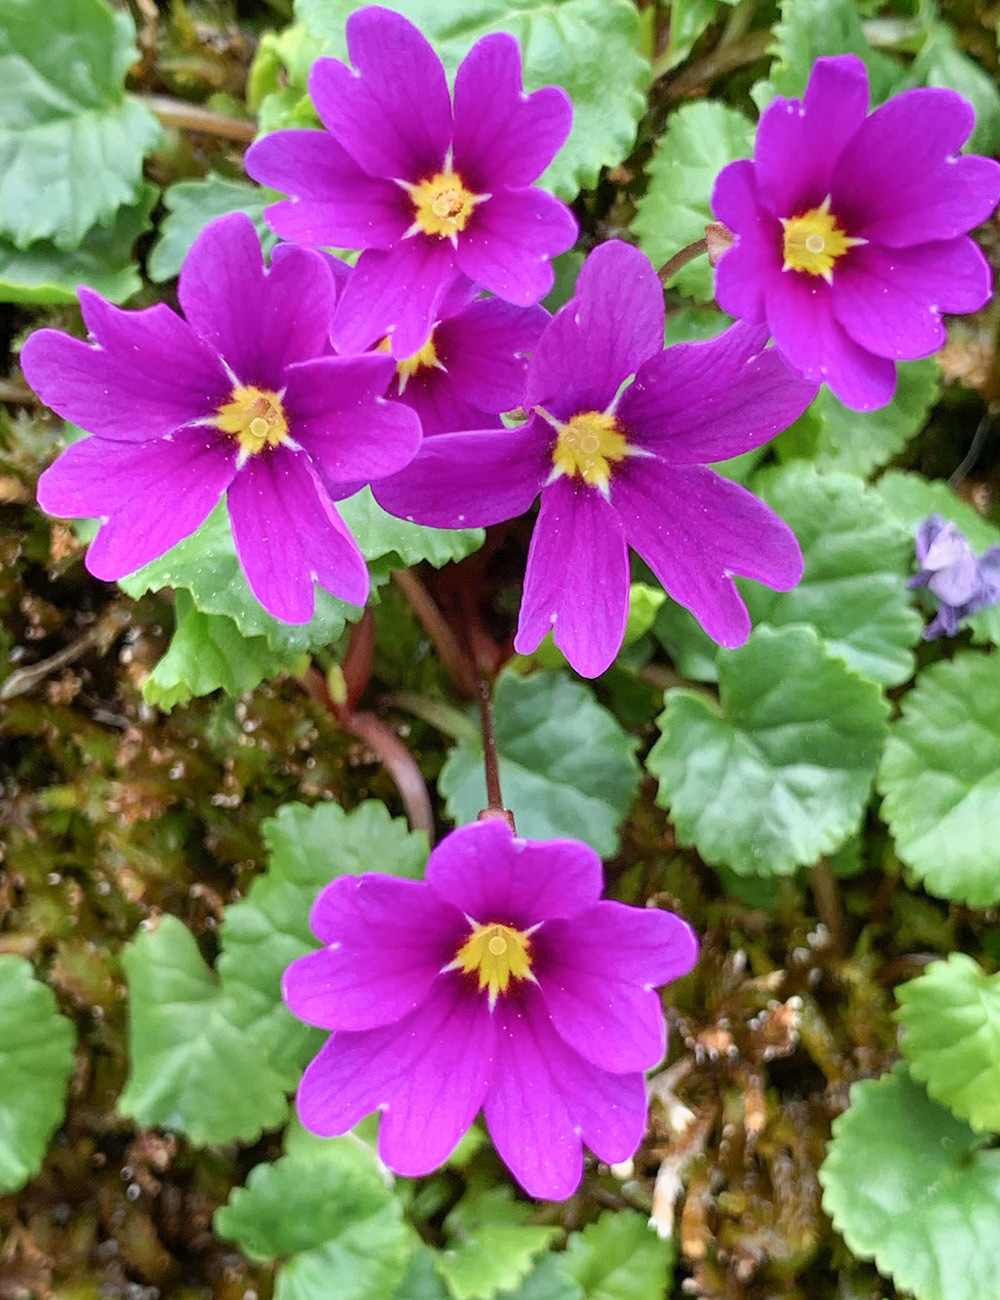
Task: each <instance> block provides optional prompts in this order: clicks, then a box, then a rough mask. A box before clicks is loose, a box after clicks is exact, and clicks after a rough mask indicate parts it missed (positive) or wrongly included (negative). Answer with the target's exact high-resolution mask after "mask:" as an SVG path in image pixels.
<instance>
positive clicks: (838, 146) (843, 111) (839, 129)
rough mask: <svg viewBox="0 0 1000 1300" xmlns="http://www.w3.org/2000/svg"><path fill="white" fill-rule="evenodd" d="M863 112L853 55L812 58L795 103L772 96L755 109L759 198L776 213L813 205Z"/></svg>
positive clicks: (862, 88) (863, 78)
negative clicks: (801, 95)
mask: <svg viewBox="0 0 1000 1300" xmlns="http://www.w3.org/2000/svg"><path fill="white" fill-rule="evenodd" d="M867 113H868V73H867V72H866V70H865V65H864V64H863V63H862V62H861V60H860V59H859V58H857V57H856V56H855V55H853V54H839V55H837V56H836V57H835V58H831V59H817V60H816V62H815V63H814V64H813V68H812V72H811V73H810V74H809V84H808V85H807V86H806V93H805V97H804V98H803V100H802V101H801V102H800V101H799V100H797V99H785V97H784V96H778V98H777V99H774V100H772V101H771V103H770V104H768V106H767V108H766V109H765V110H764V112H763V113H762V114H761V118H760V124H759V125H758V127H757V141H756V144H755V146H754V169H755V171H756V176H757V192H758V193H759V195H760V198H761V201H762V202H763V203H764V205H765V206H766V207H767V208H768V209H769V210H770V212H772V213H773V214H774V216H776V217H791V216H795V215H797V214H798V213H801V212H805V211H807V210H808V209H809V208H814V207H818V206H819V204H821V203H822V202H823V200H824V199H825V198H826V196H827V195H828V194H829V193H830V188H831V180H832V176H833V170H834V167H835V165H836V162H837V159H838V158H839V157H840V155H841V154H842V153H843V151H844V149H845V147H846V146H847V144H848V142H849V141H850V139H851V137H852V136H853V135H854V133H855V132H856V131H857V130H858V128H859V127H860V126H861V124H862V122H864V120H865V117H866V115H867Z"/></svg>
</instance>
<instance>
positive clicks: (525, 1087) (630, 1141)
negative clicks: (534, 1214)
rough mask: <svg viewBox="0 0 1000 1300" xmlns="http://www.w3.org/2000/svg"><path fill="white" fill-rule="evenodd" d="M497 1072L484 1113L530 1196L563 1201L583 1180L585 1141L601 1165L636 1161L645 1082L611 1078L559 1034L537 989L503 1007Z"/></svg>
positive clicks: (507, 1001)
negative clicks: (633, 1158)
mask: <svg viewBox="0 0 1000 1300" xmlns="http://www.w3.org/2000/svg"><path fill="white" fill-rule="evenodd" d="M495 1019H496V1021H497V1042H496V1051H497V1066H496V1069H495V1071H494V1074H493V1080H492V1083H491V1084H490V1088H489V1091H488V1092H487V1094H486V1100H485V1101H484V1103H483V1113H484V1116H485V1118H486V1126H487V1128H488V1129H489V1131H490V1136H491V1137H492V1139H493V1142H494V1145H495V1146H496V1149H497V1152H498V1154H499V1155H500V1158H501V1159H502V1160H503V1161H504V1163H505V1164H506V1165H507V1167H508V1168H509V1169H510V1171H511V1173H512V1174H513V1175H514V1177H515V1178H516V1179H517V1181H518V1182H519V1183H520V1184H521V1186H522V1187H523V1188H524V1190H525V1191H526V1192H527V1193H528V1195H529V1196H535V1197H538V1198H540V1199H544V1200H552V1201H562V1200H565V1199H566V1198H567V1197H568V1196H571V1195H572V1194H573V1192H574V1191H575V1190H576V1188H577V1186H578V1185H579V1182H580V1178H581V1176H582V1173H583V1158H582V1150H581V1139H582V1141H583V1142H586V1144H587V1146H588V1147H590V1149H591V1150H592V1151H593V1152H594V1153H595V1155H597V1156H598V1157H599V1159H601V1160H606V1161H608V1162H609V1163H616V1162H618V1161H622V1160H628V1159H629V1158H630V1157H631V1156H633V1155H634V1154H635V1152H636V1150H637V1148H638V1146H639V1143H640V1142H641V1141H642V1135H643V1132H644V1131H645V1127H646V1089H645V1084H644V1082H643V1078H642V1075H641V1074H640V1073H638V1072H635V1073H632V1074H611V1073H609V1072H608V1071H606V1070H602V1069H599V1068H598V1067H596V1066H594V1065H592V1064H590V1062H588V1061H585V1060H584V1059H583V1058H582V1057H581V1056H579V1055H577V1053H576V1052H574V1051H573V1050H572V1049H571V1048H569V1047H567V1045H566V1044H565V1043H564V1042H563V1041H562V1039H561V1038H560V1037H559V1035H558V1034H557V1033H556V1032H555V1030H554V1028H553V1026H552V1024H551V1022H550V1020H549V1017H548V1013H547V1012H546V1009H545V1005H544V1002H543V1000H542V998H541V996H540V995H539V993H538V990H537V989H533V988H531V987H530V986H528V987H527V988H526V989H525V991H524V993H523V995H521V996H518V997H517V998H513V997H511V998H504V999H502V1000H501V1002H499V1003H498V1004H497V1010H496V1014H495Z"/></svg>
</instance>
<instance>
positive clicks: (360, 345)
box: [332, 235, 455, 357]
mask: <svg viewBox="0 0 1000 1300" xmlns="http://www.w3.org/2000/svg"><path fill="white" fill-rule="evenodd" d="M454 275H455V266H454V249H453V248H452V246H451V244H450V243H449V242H448V240H447V239H437V240H434V239H428V238H426V237H425V236H423V235H415V236H414V237H413V238H412V239H404V240H403V241H402V243H400V244H397V245H395V247H393V248H391V249H389V250H387V251H386V252H380V251H378V250H375V249H371V250H369V251H368V252H367V253H362V254H361V256H360V258H359V259H358V264H357V266H355V268H354V272H353V274H352V275H351V278H350V279H349V280H348V281H347V285H346V287H345V289H344V292H343V294H342V296H341V299H340V302H339V303H338V304H337V312H336V315H335V316H334V320H333V334H332V338H333V345H334V347H335V348H336V349H337V351H338V352H342V353H355V352H364V350H365V349H366V348H369V347H371V345H372V344H373V343H377V342H378V341H379V340H380V339H383V338H385V336H386V335H387V334H389V333H390V332H391V333H392V343H393V353H394V355H396V356H399V357H408V356H411V355H412V354H413V353H414V352H416V351H417V350H418V349H419V348H421V347H422V346H423V344H424V343H425V342H426V339H427V335H428V334H429V333H430V331H431V326H432V325H433V324H434V321H435V319H436V318H437V315H438V312H439V309H440V306H441V301H442V299H443V297H444V295H445V292H446V291H447V289H448V287H449V285H450V284H451V281H452V279H453V278H454Z"/></svg>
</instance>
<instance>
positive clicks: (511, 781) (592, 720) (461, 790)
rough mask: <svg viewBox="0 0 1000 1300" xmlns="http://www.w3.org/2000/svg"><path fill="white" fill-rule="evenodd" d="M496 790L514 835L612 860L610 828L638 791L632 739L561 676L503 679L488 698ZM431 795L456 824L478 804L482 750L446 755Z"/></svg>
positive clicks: (482, 795)
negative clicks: (566, 839) (567, 844)
mask: <svg viewBox="0 0 1000 1300" xmlns="http://www.w3.org/2000/svg"><path fill="white" fill-rule="evenodd" d="M494 710H495V714H496V737H497V748H498V751H499V755H500V784H501V786H502V789H503V797H504V800H505V802H506V805H507V807H508V808H510V809H511V810H512V811H513V813H514V817H515V819H516V821H517V828H518V831H519V832H520V834H522V835H528V836H533V837H536V838H538V839H552V838H555V837H558V836H561V835H568V836H572V837H575V838H576V839H580V840H584V841H585V842H586V843H587V844H590V845H592V846H593V847H594V848H595V849H596V850H597V852H598V853H600V854H601V856H602V857H607V856H608V855H610V854H612V853H614V851H615V849H616V848H617V845H618V834H617V828H618V825H619V823H620V822H621V821H623V820H624V818H625V815H626V814H627V813H628V810H629V808H630V806H631V804H632V800H633V799H634V798H635V795H636V791H637V790H638V787H639V765H638V763H637V762H636V760H635V750H636V744H637V742H636V740H635V739H634V738H633V737H632V736H630V735H629V734H628V733H627V732H626V731H624V730H623V729H622V727H621V726H620V725H619V723H618V721H617V720H616V719H615V717H614V716H613V715H612V714H611V713H609V712H608V710H607V709H605V708H603V707H602V706H601V705H600V704H598V703H597V701H596V700H595V699H594V696H593V694H592V692H591V691H590V690H589V689H588V688H587V687H586V686H584V685H583V684H582V683H581V682H578V681H574V680H573V679H572V678H571V677H570V676H569V675H568V674H566V673H563V672H539V673H534V674H533V675H532V676H530V677H519V676H518V675H517V674H516V673H513V672H509V671H508V672H503V673H501V674H500V676H499V678H498V679H497V683H496V688H495V691H494ZM438 788H439V790H440V791H441V793H442V794H443V795H444V797H445V800H446V803H447V808H448V816H449V817H451V818H453V819H454V820H455V821H457V822H459V823H460V824H462V825H464V824H465V823H466V822H472V821H475V820H476V817H477V816H478V815H479V811H480V809H482V808H485V807H486V777H485V773H484V769H483V755H482V750H481V748H480V747H479V746H478V745H472V744H466V743H464V742H463V743H461V744H459V745H456V746H455V747H454V748H453V749H452V750H451V751H450V752H449V754H448V758H447V760H446V762H445V765H444V767H443V768H442V769H441V776H440V777H439V778H438Z"/></svg>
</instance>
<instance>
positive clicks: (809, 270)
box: [781, 194, 868, 284]
mask: <svg viewBox="0 0 1000 1300" xmlns="http://www.w3.org/2000/svg"><path fill="white" fill-rule="evenodd" d="M781 224H782V226H784V228H785V239H784V249H783V252H784V255H785V264H784V266H783V267H782V268H781V269H782V270H783V271H804V272H805V273H806V275H819V276H822V278H823V279H824V280H825V281H826V282H827V284H832V283H833V268H834V265H835V264H836V262H837V261H838V259H839V258H841V257H843V255H844V254H845V253H846V252H847V250H848V249H849V248H856V247H857V246H858V245H859V244H866V243H867V242H868V241H867V240H866V239H854V238H852V237H851V236H850V235H848V234H846V233H845V232H844V231H843V230H841V228H840V226H839V225H838V224H837V218H836V217H835V216H834V215H833V213H832V212H831V211H830V195H829V194H828V195H827V196H826V198H825V199H824V200H823V202H822V203H821V204H820V205H819V207H818V208H810V209H809V211H808V212H803V213H802V214H801V215H800V216H797V217H782V219H781Z"/></svg>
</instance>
